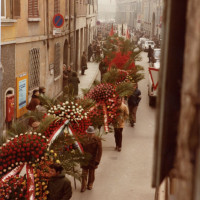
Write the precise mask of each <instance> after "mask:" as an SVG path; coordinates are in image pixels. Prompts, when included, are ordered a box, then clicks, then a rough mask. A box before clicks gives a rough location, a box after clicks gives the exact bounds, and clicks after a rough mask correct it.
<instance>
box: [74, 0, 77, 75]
mask: <svg viewBox="0 0 200 200" xmlns="http://www.w3.org/2000/svg"><path fill="white" fill-rule="evenodd" d="M76 4H77V3H76V1H75V0H74V55H75V56H74V69H75V71H76V70H78V66H77V64H78V63H77V62H76V61H77V56H78V55H77V54H76V51H77V50H76V43H77V42H78V41H76V18H77V9H76ZM77 72H78V71H77Z"/></svg>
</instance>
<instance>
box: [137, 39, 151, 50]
mask: <svg viewBox="0 0 200 200" xmlns="http://www.w3.org/2000/svg"><path fill="white" fill-rule="evenodd" d="M147 40H149V39H147V38H140V39H139V40H138V43H137V45H138V47H139V48H142V45H143V44H144V42H145V41H147Z"/></svg>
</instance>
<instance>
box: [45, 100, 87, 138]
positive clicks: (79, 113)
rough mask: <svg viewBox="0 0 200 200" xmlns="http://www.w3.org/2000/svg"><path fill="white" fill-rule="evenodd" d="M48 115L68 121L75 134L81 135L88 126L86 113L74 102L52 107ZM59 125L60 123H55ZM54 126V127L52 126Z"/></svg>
mask: <svg viewBox="0 0 200 200" xmlns="http://www.w3.org/2000/svg"><path fill="white" fill-rule="evenodd" d="M48 115H53V116H54V117H59V118H61V119H62V120H63V119H64V120H69V122H70V125H71V128H72V129H73V130H75V131H76V133H77V134H78V133H80V134H83V133H85V130H86V129H87V128H88V126H89V125H90V121H89V118H88V116H87V115H88V113H87V112H85V111H84V109H83V107H82V106H80V105H78V104H77V103H74V102H68V101H66V102H65V103H61V104H59V105H57V106H53V107H52V108H51V109H50V110H49V111H48ZM57 123H61V122H57ZM52 126H54V125H52Z"/></svg>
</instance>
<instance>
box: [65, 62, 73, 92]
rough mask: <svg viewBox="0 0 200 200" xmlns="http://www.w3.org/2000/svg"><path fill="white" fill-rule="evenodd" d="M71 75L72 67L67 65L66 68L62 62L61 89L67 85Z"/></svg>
mask: <svg viewBox="0 0 200 200" xmlns="http://www.w3.org/2000/svg"><path fill="white" fill-rule="evenodd" d="M71 76H72V69H71V66H70V65H69V66H68V67H67V68H66V65H65V64H64V65H63V89H64V88H65V87H66V86H68V84H69V79H70V78H71Z"/></svg>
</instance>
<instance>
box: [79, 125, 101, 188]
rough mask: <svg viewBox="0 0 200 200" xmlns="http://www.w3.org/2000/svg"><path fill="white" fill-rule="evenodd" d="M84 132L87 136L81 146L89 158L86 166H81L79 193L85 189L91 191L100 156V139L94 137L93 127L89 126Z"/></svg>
mask: <svg viewBox="0 0 200 200" xmlns="http://www.w3.org/2000/svg"><path fill="white" fill-rule="evenodd" d="M86 132H87V133H88V134H87V136H86V140H85V142H84V143H83V144H82V146H83V150H84V152H85V153H87V154H90V156H91V157H90V159H89V162H88V163H87V164H86V165H82V166H81V168H82V184H81V192H84V191H85V190H86V187H87V188H88V190H91V189H92V187H93V183H94V179H95V169H96V168H97V167H98V165H99V163H100V160H101V155H102V143H101V139H100V138H99V137H97V136H95V134H94V132H95V130H94V127H93V126H89V127H88V129H87V131H86ZM87 178H88V182H87Z"/></svg>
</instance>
